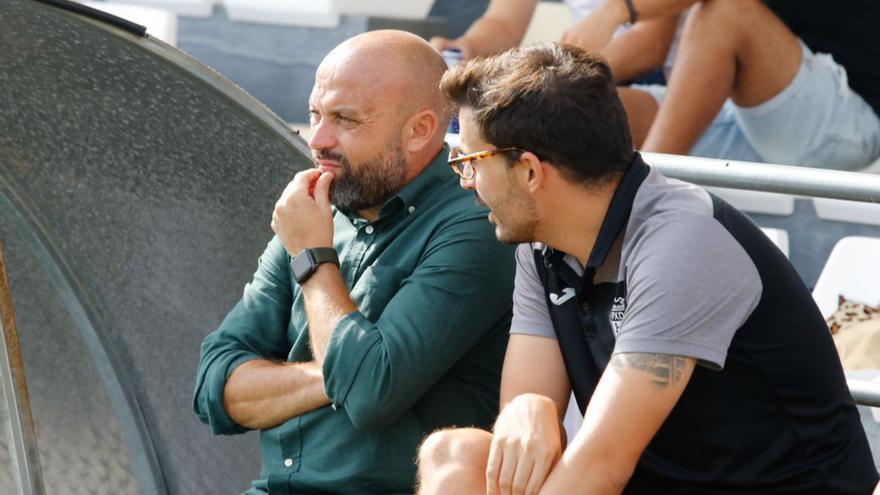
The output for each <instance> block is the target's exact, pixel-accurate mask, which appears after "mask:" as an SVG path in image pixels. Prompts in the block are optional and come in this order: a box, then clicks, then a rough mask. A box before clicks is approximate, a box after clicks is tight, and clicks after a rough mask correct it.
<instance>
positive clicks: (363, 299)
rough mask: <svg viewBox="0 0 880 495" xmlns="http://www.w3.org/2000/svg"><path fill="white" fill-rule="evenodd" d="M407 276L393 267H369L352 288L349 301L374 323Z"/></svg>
mask: <svg viewBox="0 0 880 495" xmlns="http://www.w3.org/2000/svg"><path fill="white" fill-rule="evenodd" d="M409 274H410V273H409V271H407V270H402V269H400V268H397V267H395V266H382V265H374V266H369V267H367V269H366V270H364V273H363V274H362V275H361V277H360V279H358V281H357V283H356V284H355V285H354V288H352V290H351V299H352V300H353V301H354V303H355V304H356V305H357V307H358V310H359V311H360V312H361V314H363V315H364V317H366V318H367V319H368V320H369V321H371V322H373V323H375V322H376V320H378V319H379V316H381V315H382V312H383V311H384V310H385V306H387V305H388V302H389V301H391V298H392V297H394V295H395V294H397V292H398V291H399V290H400V286H401V284H402V283H403V280H404V279H405V278H406V277H407V276H408V275H409Z"/></svg>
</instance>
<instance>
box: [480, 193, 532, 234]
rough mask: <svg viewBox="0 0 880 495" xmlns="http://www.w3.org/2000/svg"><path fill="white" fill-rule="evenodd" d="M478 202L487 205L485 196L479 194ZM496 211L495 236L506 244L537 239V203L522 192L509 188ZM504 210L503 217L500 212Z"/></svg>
mask: <svg viewBox="0 0 880 495" xmlns="http://www.w3.org/2000/svg"><path fill="white" fill-rule="evenodd" d="M477 203H478V204H479V203H482V204H484V205H485V202H484V201H483V198H481V197H480V196H479V195H477ZM493 211H494V215H495V237H496V238H497V239H498V241H500V242H503V243H504V244H521V243H524V242H534V241H535V229H536V228H537V225H538V210H537V208H536V207H535V204H534V203H533V202H532V201H531V200H530V199H529V198H528V197H527V196H526V195H525V194H523V193H522V192H519V191H516V190H514V189H512V188H511V189H508V193H507V195H506V196H505V197H504V198H503V199H502V201H501V204H499V205H498V208H497V209H496V210H493ZM502 211H503V212H504V215H505V217H506V216H507V215H510V217H511V218H504V219H502V218H501V216H500V214H501V213H502Z"/></svg>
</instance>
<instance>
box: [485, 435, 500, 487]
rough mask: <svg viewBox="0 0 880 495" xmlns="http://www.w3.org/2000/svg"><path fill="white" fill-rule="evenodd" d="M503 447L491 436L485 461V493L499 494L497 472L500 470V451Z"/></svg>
mask: <svg viewBox="0 0 880 495" xmlns="http://www.w3.org/2000/svg"><path fill="white" fill-rule="evenodd" d="M503 450H504V449H503V447H502V446H500V445H498V442H497V441H496V440H495V439H494V438H493V439H492V444H491V445H490V446H489V460H488V461H486V495H500V493H501V492H500V491H499V489H498V473H499V472H500V470H501V453H502V452H503Z"/></svg>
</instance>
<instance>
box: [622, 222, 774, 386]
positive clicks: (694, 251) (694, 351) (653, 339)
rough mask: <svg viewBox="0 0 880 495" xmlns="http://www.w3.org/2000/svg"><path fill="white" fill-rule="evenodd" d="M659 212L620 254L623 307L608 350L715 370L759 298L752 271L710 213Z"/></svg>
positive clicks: (743, 253) (740, 249)
mask: <svg viewBox="0 0 880 495" xmlns="http://www.w3.org/2000/svg"><path fill="white" fill-rule="evenodd" d="M664 217H666V215H658V216H657V217H655V218H652V219H651V220H650V221H649V222H647V223H646V224H645V225H644V226H643V227H642V229H641V231H640V232H638V233H637V234H635V236H636V237H637V238H634V239H632V240H631V241H630V242H629V244H630V245H631V246H632V248H630V249H631V250H632V252H629V253H624V257H625V260H624V263H625V270H626V274H625V277H626V283H627V296H626V308H625V312H624V317H623V321H622V323H621V326H620V331H619V334H618V335H617V341H616V344H615V348H614V353H623V352H643V353H662V354H674V355H679V356H688V357H694V358H696V359H698V361H699V362H700V364H702V365H704V366H708V367H710V368H713V369H719V370H720V369H722V368H724V363H725V360H726V358H727V350H728V348H729V347H730V342H731V341H732V340H733V336H734V334H735V333H736V331H737V330H738V329H739V328H740V327H741V326H742V325H743V324H744V323H745V321H746V320H747V319H748V317H749V316H750V315H751V313H752V311H754V309H755V307H756V306H757V304H758V301H759V300H760V298H761V292H762V285H761V278H760V275H759V274H758V270H757V268H756V267H755V265H754V263H753V262H752V259H751V258H750V257H749V255H748V254H747V253H746V251H745V250H744V249H743V247H742V246H741V245H740V244H739V242H737V240H736V239H735V238H734V237H733V236H732V235H731V233H730V232H728V231H727V229H725V228H724V227H723V226H722V225H721V224H720V223H719V222H718V221H717V220H715V219H714V218H712V217H708V216H700V215H677V216H676V217H675V218H674V219H669V218H664Z"/></svg>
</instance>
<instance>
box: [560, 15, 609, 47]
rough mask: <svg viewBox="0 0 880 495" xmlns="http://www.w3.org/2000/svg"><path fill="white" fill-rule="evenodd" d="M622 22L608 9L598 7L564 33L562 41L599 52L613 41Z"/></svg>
mask: <svg viewBox="0 0 880 495" xmlns="http://www.w3.org/2000/svg"><path fill="white" fill-rule="evenodd" d="M619 26H620V24H619V23H618V22H617V21H616V20H615V19H614V17H613V16H612V15H611V13H609V12H608V11H606V10H603V9H601V8H600V9H597V10H594V11H593V12H592V13H590V15H588V16H586V17H584V18H583V19H581V20H580V21H578V22H576V23H574V24H572V25H571V27H569V28H568V29H566V30H565V32H564V33H562V38H561V39H560V41H562V42H563V43H568V44H569V45H574V46H577V47H579V48H583V49H584V50H586V51H588V52H593V53H598V52H599V51H601V50H602V49H603V48H605V45H607V44H608V42H609V41H611V38H612V37H613V36H614V32H615V31H616V30H617V28H618V27H619Z"/></svg>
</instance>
